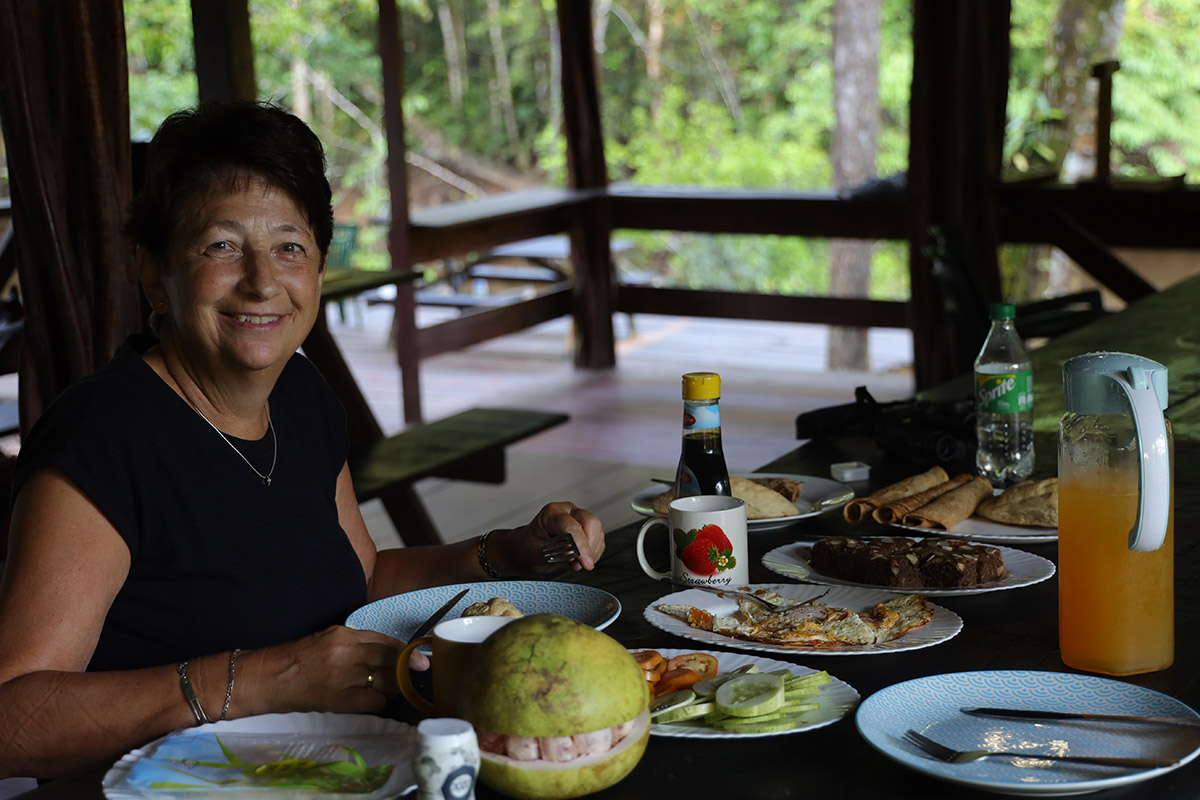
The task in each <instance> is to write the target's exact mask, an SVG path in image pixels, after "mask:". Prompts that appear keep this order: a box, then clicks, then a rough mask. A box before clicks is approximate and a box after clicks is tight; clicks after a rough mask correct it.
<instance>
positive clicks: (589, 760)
mask: <svg viewBox="0 0 1200 800" xmlns="http://www.w3.org/2000/svg"><path fill="white" fill-rule="evenodd" d="M508 627H511V623H510V625H509V626H508ZM649 739H650V712H648V711H643V712H642V713H641V714H640V715H639V716H638V718H637V720H636V722H635V723H634V727H633V730H631V731H630V732H629V734H628V735H627V736H626V737H625V738H624V739H622V740H621V741H620V742H618V743H617V745H616V746H615V747H613V748H612V749H611V750H609V751H607V752H604V753H600V754H598V755H594V756H584V757H583V758H577V759H575V760H574V761H565V762H562V763H556V762H553V761H517V760H515V759H512V758H509V757H507V756H502V755H497V754H496V753H488V752H486V751H485V752H482V753H480V755H481V756H482V761H481V762H480V764H479V780H481V781H482V782H483V783H484V784H485V785H487V786H489V787H491V788H492V789H494V790H496V791H497V792H500V793H501V794H504V795H508V796H509V797H515V798H517V800H567V798H572V797H583V796H584V795H586V794H591V793H592V792H598V791H600V790H601V789H607V788H608V787H609V786H612V785H613V784H614V783H616V782H617V781H619V780H621V779H622V778H624V777H625V776H626V775H628V774H629V773H630V772H632V771H633V768H634V767H636V766H637V765H638V762H639V761H641V759H642V754H643V753H644V752H645V751H646V742H647V741H648V740H649Z"/></svg>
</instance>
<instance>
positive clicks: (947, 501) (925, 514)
mask: <svg viewBox="0 0 1200 800" xmlns="http://www.w3.org/2000/svg"><path fill="white" fill-rule="evenodd" d="M991 496H992V484H991V483H989V482H988V480H987V478H981V477H980V476H978V475H974V476H972V477H971V479H970V480H969V481H967V482H966V483H964V484H963V485H962V486H959V487H958V488H957V489H954V490H953V491H950V492H947V493H946V494H944V495H942V496H941V497H939V498H938V499H936V500H934V501H933V502H932V503H929V504H928V505H924V506H922V507H921V508H918V509H917V510H916V511H913V512H911V513H909V514H906V515H905V516H904V524H905V525H907V526H909V527H910V528H931V529H933V530H942V531H948V530H950V529H951V528H953V527H954V526H955V525H957V524H958V523H960V522H962V521H963V520H964V519H966V518H967V517H969V516H971V515H972V514H974V513H975V509H976V507H978V505H979V503H980V501H981V500H983V498H985V497H991Z"/></svg>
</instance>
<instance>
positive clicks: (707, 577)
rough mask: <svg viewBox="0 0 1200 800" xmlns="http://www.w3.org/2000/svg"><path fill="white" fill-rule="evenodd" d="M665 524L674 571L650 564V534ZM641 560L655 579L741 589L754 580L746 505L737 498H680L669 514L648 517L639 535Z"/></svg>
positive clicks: (703, 495) (669, 510)
mask: <svg viewBox="0 0 1200 800" xmlns="http://www.w3.org/2000/svg"><path fill="white" fill-rule="evenodd" d="M656 525H665V526H666V528H667V531H668V532H669V533H670V535H671V571H670V572H669V573H667V572H659V571H658V570H656V569H654V568H653V567H651V566H650V563H649V562H648V561H646V552H645V542H646V533H647V532H648V531H649V530H650V529H651V528H653V527H655V526H656ZM637 557H638V562H639V563H640V564H641V565H642V569H643V570H645V572H646V574H647V575H649V576H650V577H651V578H654V579H655V580H662V579H664V578H673V579H674V580H676V581H680V582H682V583H691V584H695V585H699V586H740V585H744V584H747V583H749V582H750V566H749V565H750V554H749V552H747V547H746V503H745V502H744V501H742V500H740V499H739V498H736V497H725V496H722V495H712V494H702V495H696V496H693V497H680V498H679V499H677V500H672V501H671V503H670V505H669V506H668V507H667V516H665V517H654V518H653V519H648V520H646V522H645V523H644V524H643V525H642V529H641V531H639V532H638V540H637Z"/></svg>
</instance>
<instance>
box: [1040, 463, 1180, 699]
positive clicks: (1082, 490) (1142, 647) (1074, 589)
mask: <svg viewBox="0 0 1200 800" xmlns="http://www.w3.org/2000/svg"><path fill="white" fill-rule="evenodd" d="M1137 503H1138V475H1137V469H1136V468H1134V469H1132V470H1128V471H1118V470H1106V469H1081V470H1078V471H1072V470H1065V471H1064V474H1062V475H1060V483H1059V494H1058V521H1059V529H1058V623H1059V646H1060V648H1061V650H1062V660H1063V662H1064V663H1065V664H1067V665H1068V666H1071V667H1074V668H1076V669H1082V670H1087V671H1088V672H1103V673H1107V674H1109V675H1132V674H1135V673H1139V672H1153V671H1155V670H1160V669H1166V668H1167V667H1169V666H1171V663H1172V662H1173V661H1174V660H1175V603H1174V552H1175V536H1174V530H1175V511H1174V498H1172V505H1171V513H1170V517H1169V519H1168V522H1167V536H1166V540H1165V541H1164V542H1163V546H1162V547H1160V548H1159V549H1158V550H1155V551H1153V552H1150V553H1135V552H1132V551H1130V550H1129V531H1130V529H1131V528H1132V527H1133V523H1134V519H1135V517H1136V515H1137Z"/></svg>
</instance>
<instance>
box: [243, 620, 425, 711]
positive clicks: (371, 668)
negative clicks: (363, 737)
mask: <svg viewBox="0 0 1200 800" xmlns="http://www.w3.org/2000/svg"><path fill="white" fill-rule="evenodd" d="M403 648H404V644H403V642H400V641H398V640H396V639H393V638H392V637H390V636H386V635H384V634H382V633H377V632H375V631H363V630H355V629H352V628H347V627H345V626H342V625H333V626H330V627H328V628H326V629H325V630H322V631H319V632H317V633H314V634H311V635H309V636H305V637H303V638H301V639H296V640H295V641H292V642H287V643H286V644H281V645H277V646H275V647H267V648H263V649H261V650H254V651H250V652H248V653H245V654H243V655H242V656H241V657H240V658H239V660H238V667H239V669H238V672H239V673H240V672H242V664H243V662H245V664H246V667H245V672H246V673H248V674H247V676H246V678H247V681H246V683H247V685H246V689H245V690H244V691H243V692H239V691H238V689H240V688H241V686H239V685H236V684H235V688H234V694H233V698H232V702H231V706H232V707H234V708H236V710H237V714H238V716H246V715H250V714H263V713H273V712H286V711H337V712H351V713H360V712H372V711H382V710H383V708H384V706H385V705H386V704H387V701H388V699H389V698H391V697H392V696H394V695H395V694H396V693H397V692H398V691H399V686H398V685H397V683H396V661H397V659H398V658H399V656H400V651H401V650H403ZM237 683H240V681H238V682H237ZM243 703H244V704H245V705H243Z"/></svg>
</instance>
